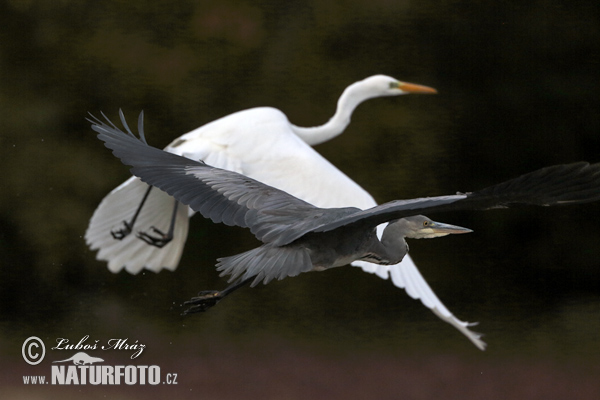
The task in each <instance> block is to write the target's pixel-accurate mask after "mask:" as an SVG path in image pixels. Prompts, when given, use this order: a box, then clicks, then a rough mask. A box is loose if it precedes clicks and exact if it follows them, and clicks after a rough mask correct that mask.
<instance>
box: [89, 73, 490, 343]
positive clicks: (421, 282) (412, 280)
mask: <svg viewBox="0 0 600 400" xmlns="http://www.w3.org/2000/svg"><path fill="white" fill-rule="evenodd" d="M406 93H435V90H433V89H431V88H427V87H424V86H420V85H413V84H407V83H403V82H399V81H397V80H396V79H394V78H391V77H387V76H383V75H376V76H372V77H369V78H366V79H364V80H362V81H359V82H356V83H354V84H352V85H350V86H349V87H348V88H346V90H345V91H344V93H343V94H342V96H341V97H340V99H339V101H338V106H337V110H336V113H335V115H334V116H333V117H332V118H331V119H330V120H329V122H327V123H326V124H325V125H322V126H319V127H313V128H302V127H297V126H295V125H293V124H291V123H290V122H289V120H288V119H287V117H286V116H285V114H283V113H282V112H281V111H279V110H277V109H275V108H270V107H259V108H253V109H248V110H244V111H239V112H236V113H233V114H230V115H228V116H225V117H223V118H220V119H218V120H215V121H213V122H210V123H208V124H206V125H204V126H201V127H200V128H198V129H195V130H193V131H191V132H189V133H187V134H185V135H183V136H181V137H179V138H178V139H175V140H174V141H173V142H172V143H171V144H169V145H168V146H167V147H166V148H165V150H166V151H168V152H171V153H174V154H178V155H181V156H184V157H187V158H190V159H193V160H203V161H204V162H205V163H206V164H208V165H212V166H214V167H218V168H223V169H228V170H231V171H235V172H238V173H241V174H243V175H246V176H249V177H251V178H253V179H256V180H258V181H261V182H264V183H266V184H268V185H270V186H273V187H276V188H278V189H281V190H284V191H286V192H288V193H290V194H292V195H293V196H295V197H298V198H300V199H302V200H304V201H307V202H309V203H311V204H314V205H315V206H318V207H322V208H329V207H350V206H352V207H358V208H362V209H366V208H370V207H373V206H375V205H376V202H375V200H374V199H373V197H372V196H371V195H370V194H369V193H367V192H366V191H365V190H364V189H363V188H361V187H360V186H359V185H358V184H357V183H356V182H354V181H353V180H352V179H350V178H349V177H348V176H346V175H345V174H344V173H343V172H341V171H340V170H338V169H337V168H336V167H335V166H333V165H332V164H331V163H329V162H328V161H327V160H326V159H325V158H323V157H322V156H321V155H320V154H319V153H317V152H316V151H315V150H313V149H312V147H310V146H311V145H315V144H319V143H322V142H325V141H327V140H330V139H332V138H333V137H335V136H337V135H339V134H340V133H342V132H343V131H344V129H345V128H346V126H348V124H349V123H350V117H351V115H352V112H353V111H354V109H355V108H356V107H357V106H358V105H359V104H360V103H361V102H363V101H365V100H367V99H370V98H375V97H382V96H395V95H401V94H406ZM147 188H148V186H147V185H146V184H145V183H143V182H141V181H140V180H139V179H138V178H135V177H131V178H130V179H128V180H127V181H125V182H124V183H123V184H121V185H120V186H119V187H117V188H116V189H114V190H113V191H112V192H110V193H109V194H108V195H107V196H106V197H105V198H104V199H103V200H102V202H101V203H100V205H99V206H98V208H97V209H96V211H95V213H94V215H93V217H92V219H91V221H90V225H89V227H88V230H87V232H86V235H85V238H86V241H87V243H88V244H89V246H90V248H92V249H98V250H99V251H98V254H97V259H99V260H105V261H108V268H109V269H110V271H112V272H118V271H120V270H121V269H125V270H126V271H128V272H129V273H132V274H136V273H139V272H140V271H141V270H142V269H144V268H145V269H148V270H151V271H155V272H158V271H160V270H161V269H163V268H166V269H169V270H174V269H175V268H177V264H178V263H179V260H180V258H181V254H182V251H183V247H184V244H185V240H186V238H187V231H188V218H189V216H190V215H192V214H193V212H192V211H191V210H190V209H189V208H188V207H187V206H183V205H181V204H180V206H179V207H178V210H177V220H176V222H175V231H174V233H173V240H172V241H171V242H170V243H169V244H167V245H166V246H164V247H163V248H158V247H155V246H150V245H148V244H147V243H146V242H144V241H142V240H140V239H139V238H138V237H137V236H136V235H135V234H130V235H128V236H126V237H125V238H124V239H123V240H116V239H114V238H113V237H112V235H111V233H110V232H111V230H114V229H115V228H117V227H119V226H120V225H121V224H122V223H123V221H128V220H130V219H131V217H132V215H133V214H134V212H135V210H136V208H137V207H138V205H139V202H140V201H141V199H142V197H143V196H144V193H145V192H146V190H147ZM173 204H174V200H173V198H172V197H170V196H168V195H167V194H165V193H164V192H161V191H159V190H157V189H154V190H152V191H151V192H150V195H149V197H148V199H147V201H146V204H145V205H144V207H143V208H142V210H141V212H140V214H139V216H138V219H137V221H136V223H135V227H134V228H135V229H136V230H148V229H149V228H150V226H156V227H159V228H160V229H166V228H167V227H168V226H169V223H170V220H171V216H172V210H173ZM382 231H383V226H381V227H379V230H378V233H379V235H381V233H382ZM353 265H355V266H360V267H361V268H362V269H363V270H364V271H366V272H370V273H375V274H377V275H378V276H379V277H381V278H383V279H388V278H390V277H391V279H392V281H393V283H394V284H395V285H396V286H398V287H400V288H404V289H405V290H406V292H407V293H408V294H409V296H411V297H412V298H414V299H419V300H421V302H422V303H423V304H424V305H425V306H427V307H428V308H430V309H431V310H432V311H433V312H434V313H435V314H436V315H437V316H438V317H440V318H441V319H442V320H444V321H446V322H448V323H450V324H452V325H453V326H455V327H456V328H457V329H459V330H460V331H461V332H462V333H463V334H465V335H466V336H467V337H468V338H469V339H470V340H471V341H472V342H473V343H474V344H475V345H476V346H478V347H479V348H484V346H485V344H484V343H483V342H482V341H481V339H479V335H478V334H476V333H474V332H472V331H470V330H469V329H468V326H469V323H467V322H463V321H460V320H459V319H457V318H456V317H454V315H453V314H452V313H451V312H450V311H449V310H448V309H447V308H446V307H445V306H444V304H443V303H442V302H441V301H440V300H439V299H438V298H437V296H436V295H435V293H434V292H433V291H432V289H431V288H430V287H429V285H428V284H427V282H426V281H425V279H424V278H423V277H422V276H421V274H420V273H419V270H418V269H417V267H416V265H415V264H414V263H413V261H412V260H411V259H410V257H409V256H406V257H405V258H404V260H403V261H402V262H401V263H400V264H397V265H376V264H371V263H367V262H360V261H358V262H354V263H353Z"/></svg>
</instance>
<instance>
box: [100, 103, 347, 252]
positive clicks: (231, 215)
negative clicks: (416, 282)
mask: <svg viewBox="0 0 600 400" xmlns="http://www.w3.org/2000/svg"><path fill="white" fill-rule="evenodd" d="M120 116H121V122H122V123H123V126H124V127H125V129H126V130H127V133H124V132H123V131H121V130H120V129H118V128H117V127H116V126H115V125H114V124H112V123H111V122H110V121H109V120H108V119H107V121H108V124H107V123H105V122H103V121H100V120H99V119H96V118H94V120H90V122H92V129H94V130H95V131H96V132H98V138H99V139H101V140H102V141H104V144H105V146H106V147H108V148H109V149H111V150H112V151H113V154H114V155H115V156H117V157H118V158H120V159H121V161H122V162H123V163H124V164H126V165H130V166H132V168H131V172H132V173H133V174H134V175H136V176H138V177H139V178H141V179H142V180H143V181H144V182H146V183H148V184H150V185H152V186H155V187H157V188H159V189H161V190H163V191H165V192H167V193H168V194H170V195H171V196H173V197H175V198H176V199H177V200H179V201H180V202H181V203H183V204H186V205H189V206H190V207H191V208H192V209H193V210H195V211H197V212H199V213H201V214H202V215H203V216H204V217H205V218H210V219H211V220H212V221H213V222H215V223H223V224H226V225H236V226H240V227H243V228H250V230H251V231H252V233H253V234H254V235H255V236H256V237H257V238H258V239H259V240H261V241H263V242H264V243H273V244H275V245H279V244H280V243H281V242H287V243H289V242H290V240H289V239H288V236H297V235H298V234H299V233H300V236H302V234H301V233H302V232H308V231H310V230H311V229H312V228H314V227H315V226H320V225H323V224H324V223H328V222H330V221H331V220H332V219H333V218H334V217H337V216H338V215H340V213H341V214H343V215H345V214H351V213H354V212H356V211H357V210H358V209H357V208H342V209H338V210H339V212H337V213H335V214H332V213H330V212H326V210H325V209H320V208H318V207H315V206H313V205H311V204H309V203H307V202H305V201H302V200H300V199H298V198H296V197H294V196H291V195H290V194H288V193H286V192H283V191H281V190H279V189H275V188H273V187H271V186H268V185H265V184H263V183H261V182H258V181H256V180H254V179H251V178H248V177H246V176H244V175H240V174H238V173H235V172H231V171H227V170H223V169H219V168H213V167H211V166H209V165H207V164H205V163H204V162H202V161H194V160H190V159H188V158H185V157H181V156H178V155H175V154H171V153H168V152H166V151H163V150H159V149H157V148H154V147H151V146H149V145H148V144H146V141H145V138H144V130H143V123H142V121H143V114H140V118H139V123H138V131H139V133H140V136H141V139H142V140H140V139H138V138H137V137H135V135H134V134H133V133H132V132H131V130H130V129H129V127H128V126H127V123H126V122H125V118H124V116H123V114H122V113H120ZM105 118H106V117H105Z"/></svg>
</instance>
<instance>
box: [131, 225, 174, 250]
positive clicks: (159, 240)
mask: <svg viewBox="0 0 600 400" xmlns="http://www.w3.org/2000/svg"><path fill="white" fill-rule="evenodd" d="M150 230H151V231H152V232H154V233H155V236H153V235H152V234H150V233H148V232H138V234H137V237H138V238H140V239H142V240H143V241H144V242H146V243H148V244H149V245H151V246H156V247H158V248H159V249H161V248H163V247H164V246H166V245H167V244H169V243H170V242H171V240H173V234H171V233H164V232H163V231H161V230H160V229H158V228H156V227H154V226H151V227H150Z"/></svg>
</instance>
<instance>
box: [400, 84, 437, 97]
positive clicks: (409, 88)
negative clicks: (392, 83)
mask: <svg viewBox="0 0 600 400" xmlns="http://www.w3.org/2000/svg"><path fill="white" fill-rule="evenodd" d="M398 89H400V90H402V91H403V92H406V93H418V94H436V93H437V90H435V89H434V88H432V87H429V86H423V85H417V84H416V83H408V82H398Z"/></svg>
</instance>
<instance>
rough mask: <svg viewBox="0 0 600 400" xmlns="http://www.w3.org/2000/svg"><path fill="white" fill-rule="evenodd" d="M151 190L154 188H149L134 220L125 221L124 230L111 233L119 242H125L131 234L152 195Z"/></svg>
mask: <svg viewBox="0 0 600 400" xmlns="http://www.w3.org/2000/svg"><path fill="white" fill-rule="evenodd" d="M151 190H152V186H148V190H146V193H145V194H144V197H143V198H142V201H141V202H140V205H139V206H138V208H137V210H135V214H133V218H131V221H130V222H127V221H123V225H124V227H123V228H121V229H116V230H114V231H110V234H111V235H112V237H113V238H115V239H117V240H123V239H124V238H125V237H126V236H127V235H129V234H130V233H131V231H132V229H133V225H134V224H135V220H136V219H137V217H138V215H140V211H142V207H144V203H146V199H148V195H149V194H150V191H151Z"/></svg>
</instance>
